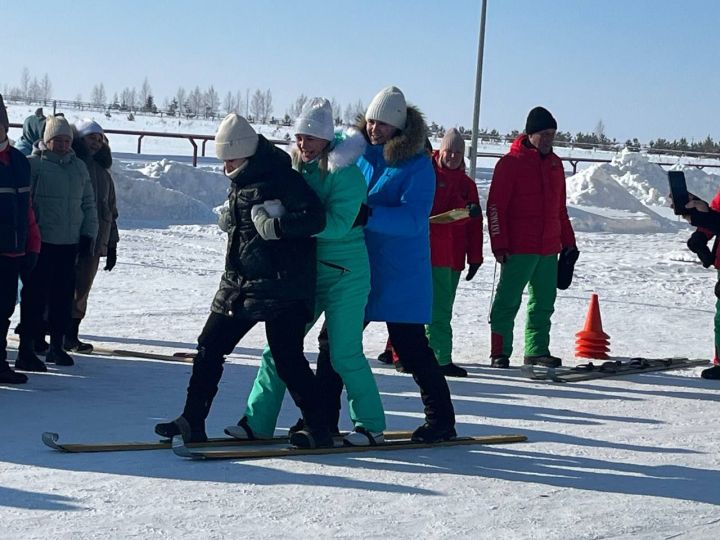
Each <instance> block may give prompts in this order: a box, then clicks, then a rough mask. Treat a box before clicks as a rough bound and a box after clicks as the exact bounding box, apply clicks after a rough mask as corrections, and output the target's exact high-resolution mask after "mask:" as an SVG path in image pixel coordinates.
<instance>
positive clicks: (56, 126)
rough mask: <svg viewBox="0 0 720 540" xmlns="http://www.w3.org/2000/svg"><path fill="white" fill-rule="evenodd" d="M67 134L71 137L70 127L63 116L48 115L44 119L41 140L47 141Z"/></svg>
mask: <svg viewBox="0 0 720 540" xmlns="http://www.w3.org/2000/svg"><path fill="white" fill-rule="evenodd" d="M60 135H67V136H68V137H70V139H72V138H73V132H72V128H71V127H70V124H68V121H67V120H66V119H65V117H64V116H48V117H47V120H46V121H45V132H44V133H43V142H44V143H45V144H47V143H49V142H50V141H51V140H52V139H54V138H55V137H59V136H60Z"/></svg>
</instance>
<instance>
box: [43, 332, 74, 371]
mask: <svg viewBox="0 0 720 540" xmlns="http://www.w3.org/2000/svg"><path fill="white" fill-rule="evenodd" d="M45 361H46V362H47V363H49V364H55V365H56V366H74V365H75V361H74V360H73V359H72V356H70V355H69V354H68V353H66V352H65V349H63V336H62V334H53V335H52V336H51V337H50V350H49V351H48V352H47V354H46V355H45Z"/></svg>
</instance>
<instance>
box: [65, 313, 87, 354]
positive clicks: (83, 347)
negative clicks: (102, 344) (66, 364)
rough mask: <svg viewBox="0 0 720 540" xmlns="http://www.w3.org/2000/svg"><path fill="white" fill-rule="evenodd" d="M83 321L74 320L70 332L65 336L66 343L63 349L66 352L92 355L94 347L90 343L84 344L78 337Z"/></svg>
mask: <svg viewBox="0 0 720 540" xmlns="http://www.w3.org/2000/svg"><path fill="white" fill-rule="evenodd" d="M81 322H82V319H73V320H72V324H71V325H70V330H69V332H68V333H67V334H66V335H65V341H64V342H63V348H64V349H65V350H66V351H75V352H79V353H91V352H92V351H93V346H92V345H91V344H90V343H83V342H82V341H80V338H79V337H78V332H80V323H81Z"/></svg>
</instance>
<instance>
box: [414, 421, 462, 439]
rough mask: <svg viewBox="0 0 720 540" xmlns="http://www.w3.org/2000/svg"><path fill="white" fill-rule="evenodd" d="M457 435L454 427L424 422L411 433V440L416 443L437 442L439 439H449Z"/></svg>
mask: <svg viewBox="0 0 720 540" xmlns="http://www.w3.org/2000/svg"><path fill="white" fill-rule="evenodd" d="M455 437H457V432H456V431H455V428H454V427H452V426H450V427H448V426H443V425H435V424H428V423H425V424H423V425H422V426H420V427H419V428H417V429H416V430H415V431H413V434H412V437H411V439H412V441H413V442H418V443H426V444H427V443H437V442H441V441H449V440H450V439H454V438H455Z"/></svg>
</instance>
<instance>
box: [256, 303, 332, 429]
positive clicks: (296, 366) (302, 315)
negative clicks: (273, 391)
mask: <svg viewBox="0 0 720 540" xmlns="http://www.w3.org/2000/svg"><path fill="white" fill-rule="evenodd" d="M306 324H307V312H306V309H305V307H304V305H303V304H302V303H301V302H298V303H297V304H296V305H293V306H291V307H289V308H288V309H287V310H286V311H284V312H283V313H281V314H280V315H279V316H278V317H277V318H275V319H273V320H271V321H266V322H265V334H266V336H267V340H268V346H269V347H270V352H272V355H273V358H274V359H275V366H276V367H277V371H278V375H280V378H281V379H282V380H283V382H284V383H285V385H286V386H287V389H288V392H289V393H290V396H292V398H293V401H294V402H295V405H297V407H298V408H299V409H300V412H301V413H302V416H303V420H304V421H305V425H306V426H307V427H308V429H310V430H311V431H319V430H324V429H327V428H328V420H327V416H328V415H327V411H326V410H325V407H324V403H325V401H324V400H323V399H322V397H321V391H320V384H319V381H318V379H317V377H316V376H315V373H313V370H312V369H311V368H310V364H309V363H308V361H307V359H306V358H305V354H304V352H303V341H304V339H305V325H306ZM340 388H341V390H342V386H341V387H340Z"/></svg>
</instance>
